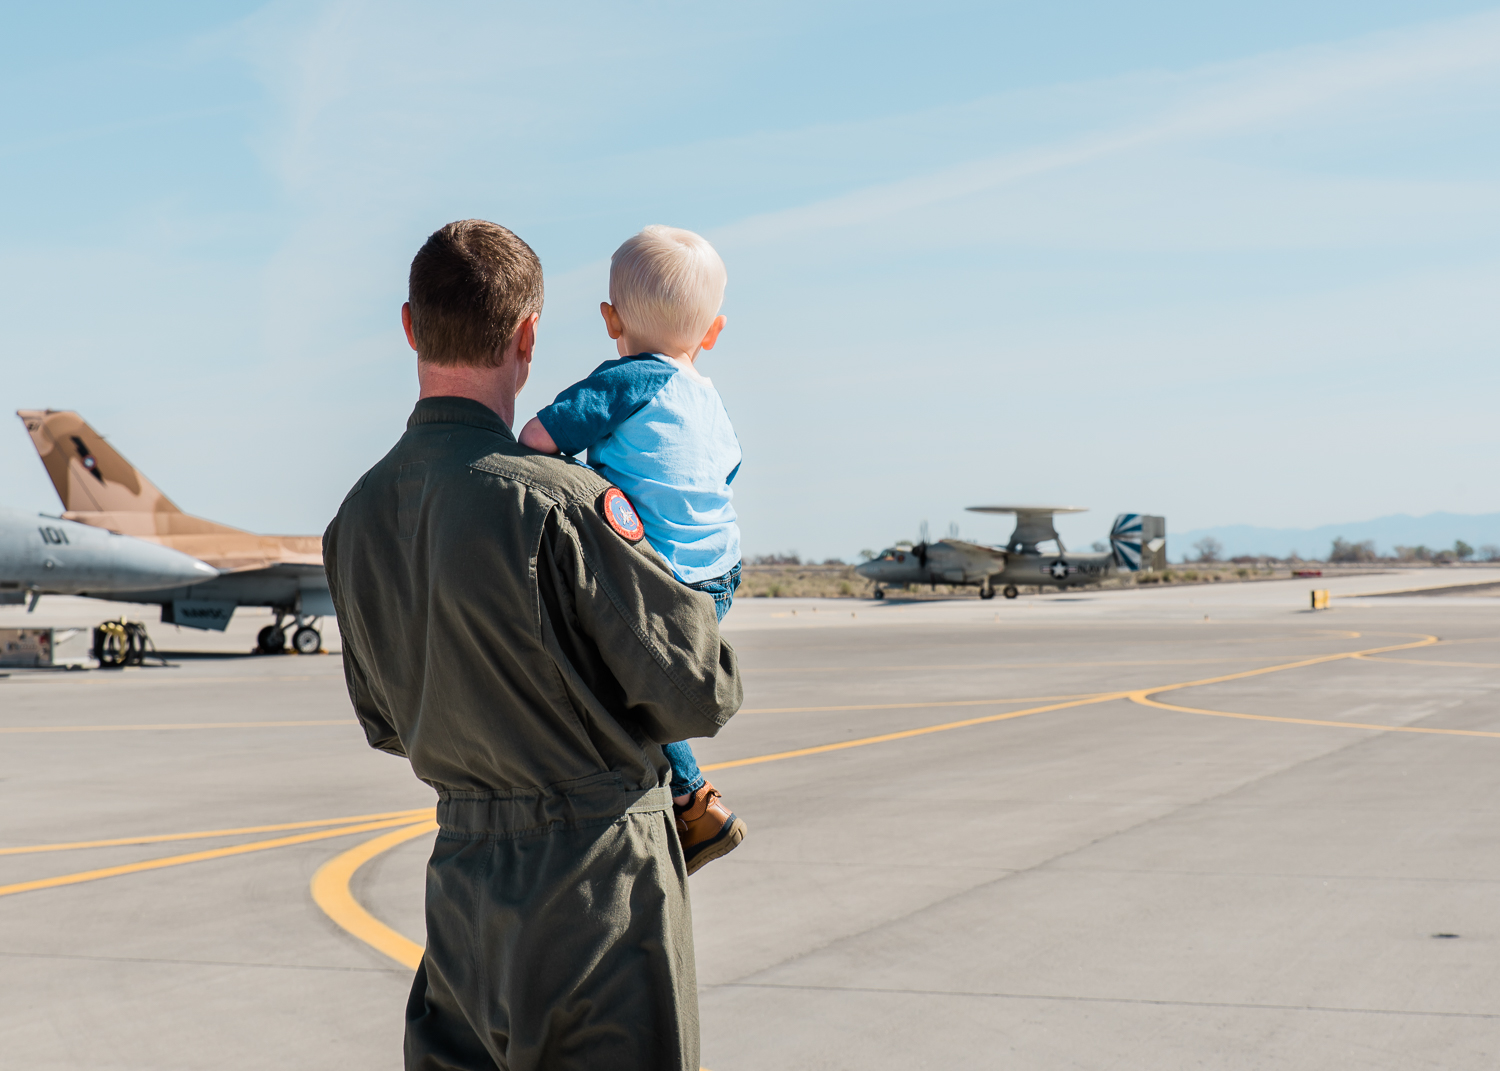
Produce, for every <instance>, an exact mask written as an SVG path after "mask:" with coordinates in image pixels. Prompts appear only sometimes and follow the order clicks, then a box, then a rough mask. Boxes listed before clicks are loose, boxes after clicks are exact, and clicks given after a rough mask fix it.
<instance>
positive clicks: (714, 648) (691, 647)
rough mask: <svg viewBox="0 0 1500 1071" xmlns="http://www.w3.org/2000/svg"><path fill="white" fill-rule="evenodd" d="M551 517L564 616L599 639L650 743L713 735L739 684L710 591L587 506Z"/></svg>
mask: <svg viewBox="0 0 1500 1071" xmlns="http://www.w3.org/2000/svg"><path fill="white" fill-rule="evenodd" d="M556 520H557V524H556V525H555V526H554V525H552V524H549V525H548V526H547V528H548V531H547V532H546V533H545V534H544V536H543V538H544V540H549V539H550V541H551V542H552V547H551V552H552V553H551V557H552V559H553V562H554V563H555V568H557V569H558V570H559V572H560V574H561V575H560V576H559V577H558V579H559V580H560V581H561V582H563V583H564V584H565V585H566V586H567V587H570V588H571V589H572V595H573V599H572V602H573V609H574V613H575V614H576V619H575V620H574V621H573V622H571V623H570V625H571V627H572V628H575V629H576V630H578V631H579V632H580V633H582V634H583V635H584V636H585V637H587V639H588V640H590V641H592V644H593V645H594V646H595V647H596V648H597V650H598V651H599V655H600V658H601V659H602V660H603V662H604V664H605V666H606V667H607V669H608V671H609V672H610V674H611V675H612V676H613V677H614V678H615V680H616V681H617V682H618V684H619V686H620V689H621V698H622V699H623V702H624V704H625V706H626V707H627V709H628V711H629V713H630V715H631V716H632V717H633V718H634V719H635V720H636V721H637V723H638V724H639V725H640V726H641V728H642V729H643V730H644V731H645V733H646V735H647V736H649V737H650V738H651V739H653V740H655V741H656V742H657V743H663V744H665V743H670V742H672V741H675V740H685V739H687V738H688V737H693V736H714V735H715V734H717V733H718V731H719V730H720V729H721V728H723V726H724V723H725V722H727V721H728V720H729V719H730V717H732V716H733V714H734V712H735V711H736V710H738V709H739V706H740V702H741V699H742V697H743V693H742V686H741V681H740V672H739V661H738V659H737V658H736V657H735V653H734V648H732V647H730V646H729V644H727V643H725V642H724V640H723V638H722V637H721V636H720V635H719V624H718V618H717V616H716V615H715V614H714V600H713V596H711V595H706V594H704V593H703V592H699V591H694V590H692V589H691V588H689V587H687V586H686V585H684V584H681V583H679V582H678V580H677V578H676V577H674V576H673V575H672V572H671V570H670V569H669V568H668V567H667V564H666V562H665V561H663V560H662V558H661V557H660V555H658V554H657V553H656V552H655V551H653V550H651V549H650V547H649V545H648V544H646V543H639V544H632V543H630V542H627V541H626V540H625V539H623V538H621V537H620V536H618V535H616V534H615V532H614V531H613V530H612V529H611V528H610V527H609V526H608V525H607V524H606V523H605V521H604V519H603V517H602V515H600V514H599V513H598V512H596V511H595V510H593V509H592V508H590V507H588V506H586V505H579V506H575V507H569V508H566V509H560V510H559V511H558V512H557V516H556Z"/></svg>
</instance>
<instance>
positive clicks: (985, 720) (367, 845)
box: [311, 635, 1500, 1071]
mask: <svg viewBox="0 0 1500 1071" xmlns="http://www.w3.org/2000/svg"><path fill="white" fill-rule="evenodd" d="M1438 642H1439V640H1438V638H1437V637H1436V636H1426V635H1424V636H1421V637H1420V638H1419V639H1417V640H1416V641H1414V642H1411V643H1403V644H1393V645H1389V646H1385V647H1373V648H1369V649H1367V650H1365V651H1345V652H1342V653H1340V654H1333V655H1319V656H1317V657H1314V658H1305V659H1300V660H1298V661H1295V662H1287V663H1284V664H1282V665H1277V666H1262V667H1260V668H1257V669H1250V670H1244V671H1242V672H1239V673H1230V674H1225V675H1223V676H1220V677H1208V678H1204V679H1201V680H1193V681H1181V682H1179V683H1177V684H1168V685H1164V686H1161V687H1157V688H1151V689H1141V690H1134V691H1120V692H1101V693H1096V694H1093V695H1085V696H1081V697H1076V698H1069V699H1068V700H1067V701H1065V702H1057V703H1049V704H1046V705H1043V706H1037V707H1029V708H1027V709H1024V710H1012V711H1006V712H1004V713H1001V714H989V715H986V716H984V717H980V718H967V719H964V720H963V721H952V722H945V723H943V724H941V725H928V726H923V727H921V728H918V729H907V730H904V731H902V732H895V733H882V734H881V735H879V736H867V737H863V738H861V739H859V740H845V741H841V742H839V743H835V744H821V745H818V746H816V747H806V748H797V749H795V750H792V751H779V752H775V753H773V754H769V755H757V756H754V757H752V758H746V759H733V760H730V761H728V762H717V763H710V764H708V765H705V766H703V767H702V768H703V769H704V770H705V771H710V770H727V769H733V768H735V767H740V766H753V765H758V764H760V763H766V762H777V761H780V760H782V759H794V758H802V757H804V756H808V755H820V754H826V753H828V752H833V751H844V750H847V749H849V748H856V747H864V746H867V745H870V744H883V743H889V742H892V741H896V740H907V739H911V738H913V737H918V736H926V735H929V734H932V733H941V732H947V731H948V730H950V729H962V728H967V727H969V726H974V725H987V724H990V723H993V722H999V721H1006V720H1009V719H1013V718H1024V717H1029V716H1031V715H1033V714H1044V713H1047V712H1049V711H1054V710H1066V709H1069V708H1071V707H1081V706H1089V705H1092V704H1096V703H1104V702H1109V701H1111V700H1116V699H1127V698H1128V699H1131V700H1133V701H1134V702H1137V703H1141V704H1142V705H1145V706H1152V707H1160V708H1162V709H1165V710H1176V711H1185V712H1188V713H1196V714H1212V715H1215V716H1218V717H1228V718H1242V719H1246V720H1250V721H1274V722H1285V723H1289V724H1294V725H1315V726H1331V727H1335V728H1341V729H1351V728H1353V729H1370V730H1376V731H1381V732H1411V733H1430V734H1437V735H1450V736H1486V737H1500V733H1487V732H1477V731H1471V730H1464V729H1423V728H1416V727H1406V726H1388V725H1366V724H1359V723H1354V722H1325V721H1316V720H1313V719H1308V718H1281V717H1270V716H1262V715H1255V714H1231V713H1227V712H1224V711H1211V710H1199V709H1196V708H1193V707H1179V706H1174V705H1172V704H1169V703H1160V702H1157V701H1155V700H1153V699H1151V698H1150V696H1151V695H1153V694H1156V693H1160V692H1167V691H1176V690H1179V689H1183V688H1193V687H1199V686H1202V685H1207V684H1220V683H1223V682H1225V681H1232V680H1242V679H1244V678H1247V677H1256V676H1261V675H1263V674H1267V673H1279V672H1282V671H1284V670H1288V669H1300V668H1302V667H1304V666H1313V665H1319V664H1321V663H1325V662H1334V661H1338V660H1341V659H1345V658H1354V657H1356V656H1361V655H1368V654H1376V653H1381V652H1386V651H1401V650H1409V649H1411V648H1416V647H1427V646H1430V645H1432V644H1435V643H1438ZM1019 701H1021V700H995V699H984V700H963V701H959V702H963V703H970V704H974V705H978V704H984V703H991V704H993V703H1005V702H1019ZM936 705H938V704H934V703H912V704H907V703H899V704H880V705H877V706H873V707H872V706H843V707H799V708H786V709H787V710H788V711H791V710H798V711H805V710H868V709H888V708H891V707H912V706H936ZM948 705H958V704H957V703H950V704H948ZM761 712H762V713H765V711H761ZM436 828H437V824H436V823H434V822H422V823H418V824H415V825H407V826H405V827H404V828H401V829H397V830H393V831H392V832H389V833H384V834H382V835H380V836H378V837H375V838H373V839H371V840H368V841H365V842H364V843H363V844H360V845H358V846H356V847H354V848H351V849H349V850H348V851H345V852H343V853H341V854H340V855H338V856H335V857H334V858H333V859H330V860H329V861H328V862H327V863H325V864H323V866H321V867H319V868H318V871H317V873H316V874H315V875H314V876H313V880H312V889H311V891H312V896H313V900H314V901H315V902H316V903H317V904H318V906H319V907H320V908H322V910H323V912H324V913H325V914H326V915H328V917H329V918H330V919H332V920H333V921H334V922H335V923H337V924H338V925H339V926H340V927H342V928H343V929H344V930H345V931H347V932H348V933H350V934H352V935H353V936H354V937H356V938H358V939H359V940H361V941H364V942H365V943H366V944H368V945H370V946H371V947H373V948H375V949H377V950H378V951H380V952H381V953H383V954H384V955H386V956H388V957H390V958H391V959H393V960H395V961H396V962H397V963H400V964H402V965H403V966H406V967H408V968H410V969H412V970H415V969H416V968H417V965H418V964H419V963H420V962H421V960H422V952H423V950H422V947H421V946H420V945H418V944H417V943H416V942H415V941H413V940H411V939H410V938H408V937H405V936H403V935H402V934H400V933H398V932H396V931H395V930H393V929H391V927H389V926H387V925H386V924H385V923H383V922H381V921H380V920H379V919H377V918H375V916H373V915H371V914H370V913H369V911H367V910H366V909H365V908H364V906H363V905H361V904H360V903H359V901H357V900H356V899H355V898H354V894H353V893H352V892H351V891H350V889H349V884H350V882H351V881H352V880H353V877H354V875H355V873H356V872H357V871H358V870H359V868H360V867H362V866H364V865H365V864H366V863H368V862H369V861H370V860H371V859H374V858H375V857H376V856H378V855H380V854H381V853H382V852H385V851H389V850H390V849H391V848H394V847H396V846H397V845H399V844H404V843H405V842H406V841H408V840H411V839H413V838H415V837H419V836H421V835H423V834H424V833H429V832H431V831H433V830H434V829H436ZM700 1071H701V1069H700Z"/></svg>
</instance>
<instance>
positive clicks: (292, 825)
mask: <svg viewBox="0 0 1500 1071" xmlns="http://www.w3.org/2000/svg"><path fill="white" fill-rule="evenodd" d="M431 813H432V808H431V807H418V808H414V809H411V810H406V811H386V812H384V813H382V814H356V815H350V816H348V817H346V818H322V819H319V820H317V821H314V822H282V823H280V824H279V825H273V826H242V827H241V828H239V829H205V830H200V831H198V832H196V833H156V834H150V835H147V836H143V837H117V838H115V839H113V840H75V841H69V842H67V843H63V844H31V845H26V846H24V847H18V848H0V855H30V854H34V853H36V852H66V851H72V850H73V849H75V848H115V847H120V846H122V845H127V844H163V843H165V842H167V841H174V840H209V839H212V838H214V837H240V836H247V835H249V834H251V833H282V832H285V831H286V830H288V829H315V828H317V827H318V826H343V825H356V824H359V823H362V822H378V821H383V820H385V819H387V818H410V819H417V818H420V817H423V816H424V815H430V814H431Z"/></svg>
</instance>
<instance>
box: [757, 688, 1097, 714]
mask: <svg viewBox="0 0 1500 1071" xmlns="http://www.w3.org/2000/svg"><path fill="white" fill-rule="evenodd" d="M1105 694H1109V695H1113V694H1114V693H1113V692H1110V693H1105V692H1074V693H1073V694H1072V695H1032V696H1023V697H1021V698H1019V699H939V700H935V701H934V700H928V701H927V702H925V703H852V704H844V705H842V706H832V707H744V708H742V709H741V710H739V711H738V713H740V714H823V713H827V712H829V711H838V710H920V709H923V708H926V707H987V706H1003V705H1005V704H1006V703H1043V702H1051V701H1052V700H1054V699H1091V698H1093V697H1094V696H1096V695H1105Z"/></svg>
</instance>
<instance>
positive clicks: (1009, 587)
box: [1000, 584, 1021, 599]
mask: <svg viewBox="0 0 1500 1071" xmlns="http://www.w3.org/2000/svg"><path fill="white" fill-rule="evenodd" d="M1000 594H1002V595H1004V596H1005V597H1006V598H1007V599H1014V598H1015V597H1016V596H1017V595H1019V594H1021V590H1020V589H1019V588H1017V587H1016V586H1015V585H1014V584H1006V585H1005V590H1004V591H1002V592H1001V593H1000Z"/></svg>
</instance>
